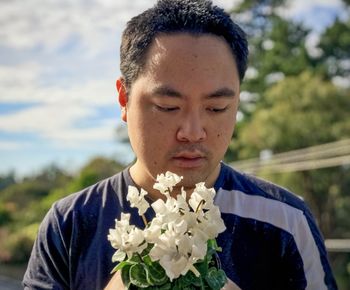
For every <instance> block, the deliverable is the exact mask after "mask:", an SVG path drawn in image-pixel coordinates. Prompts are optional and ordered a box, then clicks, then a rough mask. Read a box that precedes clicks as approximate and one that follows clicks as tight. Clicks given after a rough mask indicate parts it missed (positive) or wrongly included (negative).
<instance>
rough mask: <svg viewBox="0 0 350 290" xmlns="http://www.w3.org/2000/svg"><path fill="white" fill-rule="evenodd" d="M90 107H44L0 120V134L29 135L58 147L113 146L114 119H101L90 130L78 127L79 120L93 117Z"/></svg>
mask: <svg viewBox="0 0 350 290" xmlns="http://www.w3.org/2000/svg"><path fill="white" fill-rule="evenodd" d="M95 114H96V112H95V109H94V107H88V106H65V105H63V104H61V105H58V104H53V105H52V104H45V105H40V106H35V107H32V108H29V109H27V110H22V111H19V112H16V113H13V114H6V115H3V116H0V130H1V131H3V132H9V133H32V134H34V135H37V136H38V137H39V139H41V140H44V141H45V142H50V143H52V144H54V145H56V146H57V145H59V146H64V147H67V146H70V147H71V146H76V145H78V144H80V145H82V144H84V143H82V142H96V141H99V142H113V140H114V139H115V136H114V134H115V133H114V128H115V127H116V126H117V124H118V122H119V121H118V119H117V118H115V119H112V118H110V119H105V120H104V121H102V122H98V123H97V124H95V126H92V127H86V126H84V127H79V126H77V123H78V122H79V121H80V120H82V119H89V118H93V117H94V116H95Z"/></svg>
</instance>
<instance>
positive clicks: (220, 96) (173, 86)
mask: <svg viewBox="0 0 350 290" xmlns="http://www.w3.org/2000/svg"><path fill="white" fill-rule="evenodd" d="M146 58H147V59H146V65H145V68H144V70H143V72H142V73H141V75H140V76H139V77H138V79H137V80H136V81H135V82H134V83H133V84H132V86H131V89H130V92H129V95H128V96H127V97H126V95H125V93H123V88H121V89H122V92H121V91H120V95H119V100H120V103H121V105H122V107H123V109H124V112H123V113H122V116H123V119H124V120H125V121H126V122H127V123H128V131H129V137H130V142H131V145H132V148H133V150H134V152H135V154H136V157H137V161H136V163H135V164H134V165H133V166H132V168H131V170H130V172H131V176H132V177H133V179H134V181H135V182H136V183H137V184H138V185H140V186H142V187H144V188H146V189H151V188H152V185H153V183H154V180H155V178H156V176H157V174H160V173H165V172H166V171H171V172H174V173H177V174H178V175H182V176H184V179H183V182H182V184H181V185H182V186H185V188H192V187H194V185H195V184H196V183H198V182H202V181H205V182H206V184H207V186H212V185H213V184H214V182H215V180H216V178H217V176H218V174H219V171H220V165H219V164H220V160H221V159H222V158H223V156H224V154H225V152H226V150H227V147H228V144H229V142H230V139H231V136H232V133H233V129H234V125H235V119H236V113H237V106H238V102H239V89H240V88H239V76H238V72H237V66H236V63H235V60H234V58H233V56H232V53H231V51H230V49H229V46H228V44H227V43H226V42H225V41H224V40H223V39H221V38H219V37H216V36H212V35H201V36H192V35H190V34H186V33H181V34H175V35H160V36H158V37H156V38H155V39H154V41H153V43H152V45H151V46H150V48H149V51H148V53H147V55H146ZM125 103H126V104H125Z"/></svg>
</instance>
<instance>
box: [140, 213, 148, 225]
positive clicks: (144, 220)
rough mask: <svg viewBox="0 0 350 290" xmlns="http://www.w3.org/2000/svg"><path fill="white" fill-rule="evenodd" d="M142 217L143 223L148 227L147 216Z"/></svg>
mask: <svg viewBox="0 0 350 290" xmlns="http://www.w3.org/2000/svg"><path fill="white" fill-rule="evenodd" d="M141 217H142V220H143V223H144V224H145V226H147V224H148V222H147V220H146V217H145V215H141Z"/></svg>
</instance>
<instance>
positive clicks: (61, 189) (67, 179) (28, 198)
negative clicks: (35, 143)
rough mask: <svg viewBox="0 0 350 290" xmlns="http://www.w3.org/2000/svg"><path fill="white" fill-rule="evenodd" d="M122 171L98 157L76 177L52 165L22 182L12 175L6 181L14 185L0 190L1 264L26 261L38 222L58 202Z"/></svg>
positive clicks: (120, 167) (113, 162)
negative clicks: (12, 177) (13, 178)
mask: <svg viewBox="0 0 350 290" xmlns="http://www.w3.org/2000/svg"><path fill="white" fill-rule="evenodd" d="M122 169H123V166H122V165H120V164H118V163H117V162H115V161H114V160H109V159H107V158H102V157H97V158H95V159H93V160H91V161H90V162H89V163H88V164H86V165H85V166H84V167H83V168H82V169H81V171H80V172H79V174H77V176H76V177H72V176H69V175H68V174H66V173H65V172H64V171H63V170H61V169H59V168H58V167H56V166H54V165H51V166H49V167H47V168H44V169H43V170H42V171H41V172H40V173H38V174H37V175H33V176H30V177H26V178H24V179H23V180H22V181H17V182H16V181H15V180H13V181H11V176H14V175H13V174H12V173H11V174H10V175H8V176H6V178H3V180H5V179H6V180H10V181H11V182H8V181H7V182H6V184H7V186H4V187H3V189H2V190H0V262H6V263H25V262H27V260H28V258H29V255H30V252H31V249H32V246H33V243H34V240H35V237H36V233H37V229H38V226H39V223H40V222H41V221H42V219H43V218H44V215H45V214H46V212H47V211H48V210H49V208H50V207H51V206H52V204H53V203H54V202H55V201H57V200H58V199H60V198H63V197H65V196H66V195H68V194H70V193H73V192H76V191H78V190H81V189H82V188H84V187H87V186H90V185H92V184H94V183H96V182H97V181H99V180H101V179H104V178H106V177H108V176H112V175H114V174H115V173H117V172H118V171H120V170H122ZM0 181H1V179H0Z"/></svg>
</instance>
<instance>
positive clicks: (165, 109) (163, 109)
mask: <svg viewBox="0 0 350 290" xmlns="http://www.w3.org/2000/svg"><path fill="white" fill-rule="evenodd" d="M155 107H156V108H157V110H159V111H161V112H174V111H176V110H178V109H179V108H178V107H162V106H158V105H156V106H155ZM226 110H227V107H224V108H207V111H209V112H212V113H223V112H225V111H226Z"/></svg>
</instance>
